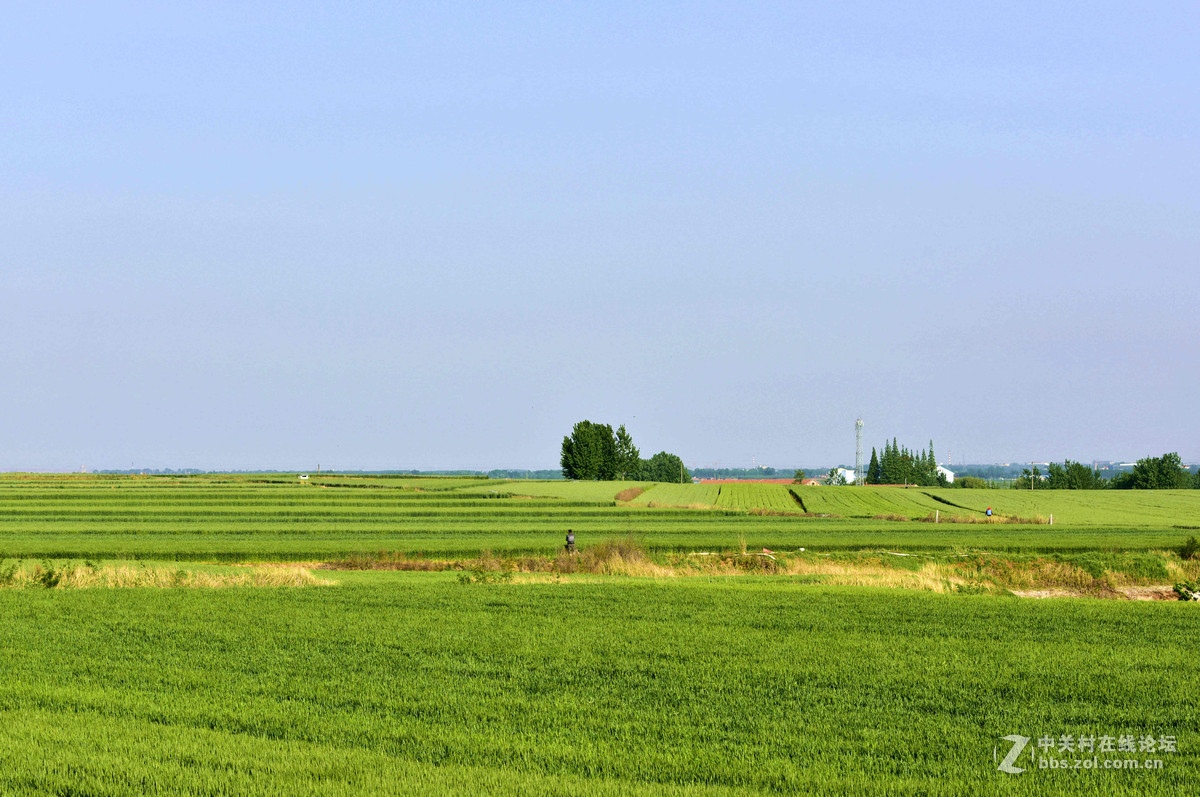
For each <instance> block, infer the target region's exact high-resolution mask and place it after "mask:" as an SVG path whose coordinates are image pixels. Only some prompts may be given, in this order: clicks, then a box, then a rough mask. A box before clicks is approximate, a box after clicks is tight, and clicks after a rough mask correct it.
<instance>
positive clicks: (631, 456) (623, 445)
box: [615, 424, 642, 481]
mask: <svg viewBox="0 0 1200 797" xmlns="http://www.w3.org/2000/svg"><path fill="white" fill-rule="evenodd" d="M615 442H616V446H617V478H619V479H632V480H634V481H637V480H638V479H640V478H641V477H640V476H639V475H638V474H639V473H640V471H641V469H642V453H641V452H640V451H638V449H637V446H635V445H634V444H633V438H632V437H630V436H629V432H627V431H625V424H621V425H620V426H618V427H617V434H616V439H615Z"/></svg>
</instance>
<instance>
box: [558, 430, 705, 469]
mask: <svg viewBox="0 0 1200 797" xmlns="http://www.w3.org/2000/svg"><path fill="white" fill-rule="evenodd" d="M560 464H561V465H562V475H563V478H566V479H578V480H581V481H613V480H617V479H622V480H628V481H646V482H682V481H690V480H691V478H692V476H691V474H690V473H688V471H687V468H685V467H683V460H682V459H680V458H679V457H677V456H676V455H674V454H668V453H667V452H666V451H660V452H658V453H657V454H655V455H654V456H652V457H650V459H642V455H641V452H640V451H639V450H638V448H637V446H635V445H634V444H633V438H632V437H630V435H629V433H628V432H627V431H625V426H624V424H622V425H621V426H618V427H617V429H616V431H613V428H612V427H611V426H610V425H608V424H606V423H592V422H591V421H580V422H579V423H577V424H575V426H574V427H573V428H572V429H571V434H569V435H567V436H566V437H564V438H563V442H562V458H561V460H560Z"/></svg>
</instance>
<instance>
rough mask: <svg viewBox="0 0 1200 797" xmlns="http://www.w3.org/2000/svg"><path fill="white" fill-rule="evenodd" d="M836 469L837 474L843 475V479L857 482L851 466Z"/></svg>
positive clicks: (852, 482)
mask: <svg viewBox="0 0 1200 797" xmlns="http://www.w3.org/2000/svg"><path fill="white" fill-rule="evenodd" d="M834 470H836V471H837V474H838V475H839V476H841V477H842V478H843V479H845V480H846V484H854V482H855V475H854V471H852V470H850V469H849V468H835V469H834Z"/></svg>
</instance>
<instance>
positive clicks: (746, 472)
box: [692, 465, 787, 479]
mask: <svg viewBox="0 0 1200 797" xmlns="http://www.w3.org/2000/svg"><path fill="white" fill-rule="evenodd" d="M692 475H693V476H698V477H699V478H701V479H782V478H784V477H785V476H787V473H786V472H781V471H779V470H776V469H775V468H768V467H766V466H765V465H760V466H759V467H757V468H695V469H694V470H692Z"/></svg>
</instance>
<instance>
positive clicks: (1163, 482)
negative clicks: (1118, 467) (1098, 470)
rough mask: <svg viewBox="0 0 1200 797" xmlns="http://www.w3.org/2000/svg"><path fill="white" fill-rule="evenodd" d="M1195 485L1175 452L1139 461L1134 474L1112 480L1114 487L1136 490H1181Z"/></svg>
mask: <svg viewBox="0 0 1200 797" xmlns="http://www.w3.org/2000/svg"><path fill="white" fill-rule="evenodd" d="M1193 483H1194V482H1193V480H1192V476H1191V474H1190V473H1188V471H1187V469H1186V468H1184V467H1183V461H1182V460H1181V459H1180V457H1179V454H1177V453H1176V452H1174V451H1172V452H1171V453H1169V454H1163V455H1162V456H1161V457H1146V458H1144V459H1139V460H1138V461H1137V464H1136V465H1134V466H1133V472H1132V473H1122V474H1121V475H1120V476H1117V477H1115V478H1113V480H1112V486H1113V487H1117V488H1126V489H1134V490H1181V489H1184V488H1187V487H1191V486H1192V485H1193Z"/></svg>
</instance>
